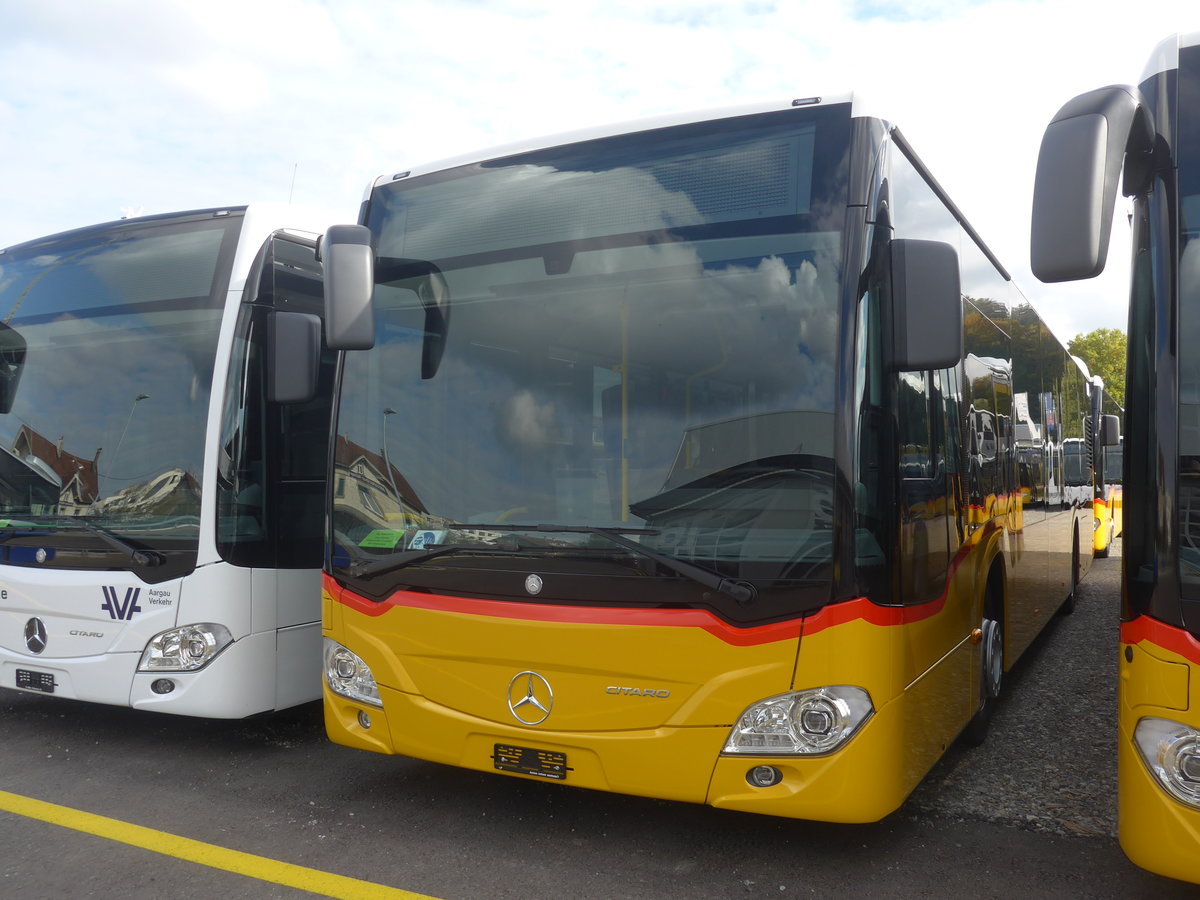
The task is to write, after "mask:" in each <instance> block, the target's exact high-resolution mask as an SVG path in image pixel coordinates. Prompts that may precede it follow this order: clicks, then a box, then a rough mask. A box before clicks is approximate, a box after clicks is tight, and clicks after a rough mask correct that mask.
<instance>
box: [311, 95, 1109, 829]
mask: <svg viewBox="0 0 1200 900" xmlns="http://www.w3.org/2000/svg"><path fill="white" fill-rule="evenodd" d="M323 252H324V260H325V266H326V269H325V271H326V278H327V281H326V284H327V293H326V300H327V309H326V313H327V316H328V318H327V338H328V340H329V342H330V345H331V346H332V347H334V348H336V349H340V350H343V351H345V352H344V354H343V363H342V370H341V374H340V378H339V385H338V390H337V392H336V393H337V399H336V401H335V402H336V403H337V407H338V408H337V411H336V425H335V428H336V441H337V452H336V453H335V454H334V457H335V468H334V471H333V472H332V473H331V479H330V484H331V485H332V486H333V491H332V494H333V496H332V498H331V507H330V517H329V518H330V525H331V532H330V534H329V551H328V553H329V557H328V559H327V562H326V570H325V573H326V577H325V594H324V619H323V625H324V629H325V630H324V635H325V639H326V643H325V716H326V727H327V730H328V733H329V735H330V736H331V738H332V739H333V740H334V741H336V742H338V743H341V744H345V745H348V746H351V747H357V748H361V749H365V750H372V751H376V752H380V753H391V754H404V755H407V756H411V757H416V758H420V759H424V760H432V761H435V762H440V763H446V764H450V765H455V766H462V767H466V768H469V769H476V770H484V771H489V772H496V773H501V774H502V775H503V776H504V777H515V778H524V779H540V780H543V781H552V782H560V783H562V784H565V785H575V786H579V787H586V788H594V789H599V790H605V791H615V792H620V793H625V794H634V795H643V796H648V797H658V798H668V799H673V800H682V801H691V802H695V803H705V804H710V805H712V806H715V807H721V808H727V809H738V810H747V811H753V812H759V813H766V814H771V815H778V816H788V817H800V818H809V819H818V820H829V821H843V822H868V821H875V820H878V819H880V818H882V817H883V816H886V815H887V814H888V813H890V812H892V811H893V810H895V809H896V808H897V807H899V806H900V804H901V803H902V802H903V801H904V799H905V798H906V797H907V796H908V794H909V793H910V792H911V791H912V789H913V787H914V786H915V785H916V784H917V783H918V782H919V781H920V780H921V778H922V777H923V776H924V774H925V773H926V772H927V771H928V770H929V768H930V767H931V766H932V765H933V764H934V763H935V762H936V761H937V760H938V759H939V757H941V755H942V754H943V752H944V751H945V750H946V748H947V747H948V746H949V745H950V744H951V743H952V742H953V741H955V740H956V739H957V738H958V737H959V736H960V735H963V734H964V733H965V734H966V736H967V737H968V738H969V739H972V740H981V739H982V737H983V734H984V731H985V729H986V724H987V720H988V717H989V715H990V714H991V711H992V710H993V708H994V704H995V701H996V700H997V698H998V695H999V694H1000V690H1001V686H1002V684H1003V681H1004V677H1005V673H1006V672H1007V671H1008V670H1009V669H1010V668H1011V666H1012V665H1013V664H1014V662H1015V661H1016V660H1017V659H1018V657H1019V656H1020V655H1021V653H1022V652H1023V651H1024V650H1025V649H1026V648H1027V647H1028V646H1029V644H1030V642H1031V641H1032V640H1033V639H1034V637H1035V636H1036V635H1037V634H1038V633H1039V631H1040V630H1041V629H1042V627H1043V626H1044V625H1045V624H1046V622H1047V621H1049V620H1050V618H1051V617H1052V616H1053V615H1054V613H1055V611H1056V610H1057V609H1058V608H1059V607H1060V606H1062V605H1063V604H1064V603H1065V602H1067V601H1068V599H1069V598H1070V597H1072V595H1073V591H1074V585H1075V582H1076V581H1077V580H1078V578H1079V577H1080V576H1081V575H1082V574H1083V573H1084V572H1085V571H1086V568H1087V566H1088V565H1089V564H1090V562H1091V558H1092V553H1091V527H1092V510H1091V499H1092V486H1091V482H1090V480H1089V482H1088V483H1087V485H1086V488H1080V489H1079V490H1073V489H1066V488H1064V473H1063V463H1062V460H1063V453H1062V446H1063V445H1064V444H1065V443H1066V442H1069V441H1082V440H1083V439H1084V438H1085V435H1086V431H1085V426H1086V420H1087V418H1088V415H1089V408H1088V396H1087V383H1086V379H1085V376H1084V374H1083V372H1082V371H1081V369H1080V368H1079V366H1078V365H1077V364H1076V363H1074V361H1073V360H1072V359H1071V357H1070V356H1069V355H1068V354H1067V352H1066V350H1065V349H1064V348H1063V347H1062V346H1061V344H1059V342H1058V341H1057V340H1056V339H1055V337H1054V336H1053V334H1052V333H1051V332H1050V331H1049V329H1048V328H1047V327H1046V326H1045V324H1044V323H1043V322H1042V321H1041V319H1040V318H1039V317H1038V315H1037V313H1036V312H1035V311H1034V309H1033V308H1032V306H1031V305H1030V304H1029V303H1028V302H1027V301H1026V300H1025V299H1024V298H1023V296H1022V295H1021V293H1020V292H1019V291H1018V289H1017V288H1016V287H1015V286H1014V284H1013V283H1012V280H1011V278H1010V277H1009V275H1008V273H1007V272H1006V271H1005V269H1004V268H1003V267H1002V266H1001V265H1000V263H999V262H998V261H997V260H996V258H995V256H994V255H993V254H992V253H991V251H989V250H988V248H987V247H986V246H985V245H984V244H983V242H982V241H981V239H980V238H979V236H978V235H977V234H976V232H975V231H974V229H973V228H972V227H971V226H970V225H969V224H968V223H967V221H966V219H965V218H964V217H963V215H962V214H961V213H960V212H959V210H958V209H957V208H956V207H955V205H954V204H953V203H952V202H951V201H950V199H949V198H948V197H947V195H946V192H945V191H944V190H943V189H942V188H941V187H940V186H939V185H938V183H937V181H936V180H935V179H934V178H933V176H932V175H931V174H930V173H929V172H928V170H927V169H926V167H925V166H924V165H923V164H922V163H921V161H920V160H919V159H918V157H917V156H916V154H915V153H914V152H913V150H912V148H911V147H910V146H909V144H908V142H907V141H906V140H905V138H904V136H903V135H902V134H901V133H900V131H899V130H897V129H896V128H895V127H893V126H892V125H891V124H890V123H889V122H887V121H885V120H883V119H880V118H876V117H872V116H870V115H867V114H865V112H864V111H862V110H861V109H860V108H859V107H858V106H857V105H856V104H855V101H854V98H852V97H827V98H816V97H814V98H806V99H800V100H795V101H787V102H782V103H779V104H764V105H761V106H758V107H751V108H738V109H734V110H726V111H722V112H719V113H716V114H712V113H709V114H698V115H681V116H677V117H673V118H670V119H663V120H656V121H651V122H642V123H636V124H634V125H627V126H618V127H613V128H607V129H596V130H594V131H591V132H587V133H579V134H574V135H568V136H565V137H558V138H553V139H549V140H545V141H531V142H528V143H526V144H524V145H518V146H510V147H507V148H504V149H502V150H499V151H495V152H491V153H482V154H477V155H474V156H468V157H462V158H459V159H456V160H452V161H450V162H448V163H442V164H435V165H430V166H424V167H414V168H408V169H405V170H404V171H400V172H398V173H396V174H388V175H386V176H384V177H382V178H380V179H378V180H377V181H375V182H374V183H373V184H372V185H371V187H370V188H369V192H368V195H367V198H366V201H365V203H364V206H363V211H362V217H361V221H360V223H359V224H358V225H345V226H338V227H336V228H333V229H331V230H330V232H329V234H328V235H327V236H326V240H325V242H324V251H323ZM1018 424H1020V425H1021V426H1023V427H1022V433H1023V434H1025V435H1032V434H1034V433H1036V434H1037V435H1038V438H1037V440H1038V446H1039V448H1040V449H1041V451H1042V452H1044V454H1045V456H1046V458H1047V459H1049V460H1052V461H1053V464H1052V465H1047V466H1042V467H1040V471H1041V472H1042V473H1043V476H1044V477H1045V478H1046V482H1045V483H1044V484H1041V485H1039V486H1038V490H1037V495H1038V496H1040V497H1042V498H1052V502H1050V501H1049V500H1046V499H1043V502H1042V503H1041V504H1040V505H1037V506H1030V507H1026V506H1025V505H1024V503H1023V500H1022V493H1021V491H1020V490H1019V479H1018V476H1017V467H1018V456H1017V452H1016V434H1017V428H1016V426H1017V425H1018ZM1089 478H1090V476H1089Z"/></svg>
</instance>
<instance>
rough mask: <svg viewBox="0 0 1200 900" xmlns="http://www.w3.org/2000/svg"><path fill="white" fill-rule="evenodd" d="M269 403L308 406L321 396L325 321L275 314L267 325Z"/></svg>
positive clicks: (287, 313)
mask: <svg viewBox="0 0 1200 900" xmlns="http://www.w3.org/2000/svg"><path fill="white" fill-rule="evenodd" d="M267 354H268V360H267V399H268V400H269V401H271V402H272V403H306V402H308V401H309V400H312V399H313V398H314V397H315V396H316V395H317V377H318V375H319V374H320V367H321V319H320V317H318V316H314V315H312V314H310V313H294V312H281V311H278V310H276V311H275V312H272V313H271V318H270V320H269V321H268V324H267Z"/></svg>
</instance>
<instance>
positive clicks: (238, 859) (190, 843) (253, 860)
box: [0, 791, 433, 900]
mask: <svg viewBox="0 0 1200 900" xmlns="http://www.w3.org/2000/svg"><path fill="white" fill-rule="evenodd" d="M0 810H3V811H6V812H10V813H15V814H16V815H18V816H24V817H25V818H27V819H38V820H40V821H42V822H49V823H50V824H51V825H60V826H62V827H63V828H70V829H73V830H75V831H82V832H85V833H87V834H94V835H96V836H98V837H102V838H107V839H109V840H112V841H119V842H120V843H122V844H129V845H130V846H132V847H140V848H141V849H143V850H150V851H152V852H154V853H161V854H163V855H164V856H173V857H175V858H176V859H182V860H185V861H186V862H192V863H196V864H198V865H201V866H208V867H209V868H212V869H223V870H225V871H226V872H234V873H236V874H238V875H244V876H246V877H247V878H256V879H258V880H259V881H269V882H272V883H273V884H281V885H284V886H285V887H293V888H297V889H299V890H302V891H310V892H312V893H314V894H324V895H325V896H327V897H336V898H341V900H433V898H431V897H428V896H427V895H425V894H414V893H412V892H411V891H403V890H400V889H399V888H393V887H387V886H386V885H382V884H375V883H374V882H371V881H360V880H359V879H357V878H347V877H346V876H344V875H334V874H333V873H332V872H322V871H320V870H319V869H308V868H305V867H304V866H297V865H293V864H292V863H285V862H280V861H279V860H276V859H267V858H266V857H264V856H255V855H254V854H252V853H243V852H242V851H240V850H230V849H228V848H226V847H218V846H217V845H216V844H206V843H204V842H203V841H194V840H192V839H191V838H185V837H179V836H178V835H175V834H167V833H166V832H164V831H156V830H154V829H153V828H146V827H144V826H142V825H132V824H130V823H129V822H122V821H120V820H119V819H110V818H108V817H107V816H98V815H95V814H94V813H89V812H83V811H82V810H78V809H71V808H70V807H69V806H59V805H57V804H55V803H46V802H45V801H43V800H34V799H33V798H31V797H22V796H21V795H19V794H10V793H8V792H7V791H0Z"/></svg>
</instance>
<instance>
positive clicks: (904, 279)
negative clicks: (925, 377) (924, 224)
mask: <svg viewBox="0 0 1200 900" xmlns="http://www.w3.org/2000/svg"><path fill="white" fill-rule="evenodd" d="M890 254H891V260H890V263H891V280H892V285H891V287H892V367H893V368H894V369H896V370H897V371H900V372H920V371H924V370H926V369H945V368H949V367H950V366H954V365H957V364H958V362H959V361H960V360H961V359H962V357H963V309H962V293H961V288H960V280H959V271H958V253H957V251H955V249H954V248H953V247H952V246H950V245H949V244H947V243H943V242H942V241H921V240H910V239H897V240H894V241H892V242H891V245H890Z"/></svg>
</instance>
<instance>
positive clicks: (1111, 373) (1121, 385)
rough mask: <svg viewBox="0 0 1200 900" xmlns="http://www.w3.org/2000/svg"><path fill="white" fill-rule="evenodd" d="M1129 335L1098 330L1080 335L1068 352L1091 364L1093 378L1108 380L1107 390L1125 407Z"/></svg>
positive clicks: (1105, 381) (1106, 382) (1104, 329)
mask: <svg viewBox="0 0 1200 900" xmlns="http://www.w3.org/2000/svg"><path fill="white" fill-rule="evenodd" d="M1125 344H1126V338H1125V332H1123V331H1118V330H1117V329H1115V328H1097V329H1096V330H1095V331H1089V332H1088V333H1087V334H1077V335H1075V337H1074V338H1073V339H1072V340H1071V341H1070V342H1068V343H1067V350H1068V351H1069V352H1070V353H1071V354H1073V355H1074V356H1078V357H1079V358H1080V359H1082V360H1083V361H1084V362H1085V363H1087V367H1088V370H1089V371H1091V373H1092V374H1093V375H1099V376H1100V377H1101V378H1103V379H1104V390H1105V391H1107V392H1108V394H1109V396H1111V397H1112V398H1113V399H1114V400H1116V401H1117V403H1119V404H1121V406H1124V405H1125Z"/></svg>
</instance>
